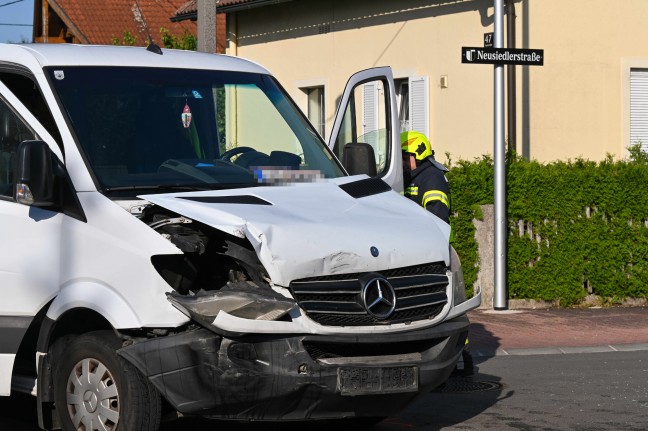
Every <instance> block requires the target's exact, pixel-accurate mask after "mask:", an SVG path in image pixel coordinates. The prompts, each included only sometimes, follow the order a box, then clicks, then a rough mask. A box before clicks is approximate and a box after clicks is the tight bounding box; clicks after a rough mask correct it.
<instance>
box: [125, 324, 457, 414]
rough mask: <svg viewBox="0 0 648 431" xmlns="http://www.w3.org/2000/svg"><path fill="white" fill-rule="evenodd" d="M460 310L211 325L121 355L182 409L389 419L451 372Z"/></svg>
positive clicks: (131, 348) (151, 341)
mask: <svg viewBox="0 0 648 431" xmlns="http://www.w3.org/2000/svg"><path fill="white" fill-rule="evenodd" d="M468 325H469V321H468V318H467V317H466V316H465V315H463V316H459V317H457V318H455V319H452V320H450V321H446V322H444V323H441V324H439V325H436V326H433V327H430V328H425V329H419V330H414V331H408V332H401V333H389V334H384V333H372V334H362V335H358V334H356V335H285V334H283V335H279V334H272V335H268V334H265V335H263V336H260V335H247V336H244V337H230V338H228V337H226V336H222V335H218V334H215V333H213V332H211V331H209V330H207V329H196V330H192V331H186V332H183V333H179V334H175V335H170V336H166V337H158V338H154V339H148V340H144V341H140V342H137V343H135V344H132V345H129V346H126V347H123V348H122V349H120V350H119V354H120V355H121V356H122V357H124V358H125V359H126V360H128V361H129V362H131V363H133V364H134V365H135V366H136V367H137V368H138V369H139V370H140V371H141V372H142V373H143V374H144V375H146V376H147V377H148V378H149V379H150V381H151V382H152V383H153V384H154V385H155V387H156V388H157V389H158V390H159V391H160V393H161V394H162V396H164V397H165V398H166V399H167V401H169V403H170V404H171V405H172V406H173V407H175V408H176V409H177V410H178V411H179V412H181V413H183V414H185V415H200V416H205V417H214V418H220V419H236V420H259V421H261V420H267V421H290V420H306V419H334V418H335V419H338V418H351V417H387V416H390V415H392V414H394V413H397V412H398V411H400V410H402V409H403V408H404V407H405V406H406V405H407V404H408V403H410V402H411V401H412V399H414V398H415V397H417V396H418V395H419V394H423V393H427V392H429V391H430V390H432V389H433V388H435V387H437V386H439V385H440V384H442V383H443V382H444V381H445V380H446V379H447V378H448V376H449V375H450V373H451V372H452V369H453V368H454V365H455V364H456V362H457V360H458V357H459V355H460V354H461V350H462V349H463V347H464V343H465V339H466V336H467V334H468Z"/></svg>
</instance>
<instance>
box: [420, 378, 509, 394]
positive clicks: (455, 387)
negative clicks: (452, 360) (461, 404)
mask: <svg viewBox="0 0 648 431" xmlns="http://www.w3.org/2000/svg"><path fill="white" fill-rule="evenodd" d="M497 389H502V384H501V383H497V382H479V381H476V380H469V379H449V380H448V381H447V382H445V383H444V384H442V385H441V386H439V387H438V388H436V389H435V390H433V391H432V392H443V393H447V392H486V391H494V390H497Z"/></svg>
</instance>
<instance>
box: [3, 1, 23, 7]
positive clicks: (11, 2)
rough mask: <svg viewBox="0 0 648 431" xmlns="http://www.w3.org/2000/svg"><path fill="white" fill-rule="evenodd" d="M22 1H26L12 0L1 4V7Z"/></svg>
mask: <svg viewBox="0 0 648 431" xmlns="http://www.w3.org/2000/svg"><path fill="white" fill-rule="evenodd" d="M21 1H25V0H15V1H10V2H9V3H5V4H0V7H3V6H9V5H12V4H16V3H20V2H21Z"/></svg>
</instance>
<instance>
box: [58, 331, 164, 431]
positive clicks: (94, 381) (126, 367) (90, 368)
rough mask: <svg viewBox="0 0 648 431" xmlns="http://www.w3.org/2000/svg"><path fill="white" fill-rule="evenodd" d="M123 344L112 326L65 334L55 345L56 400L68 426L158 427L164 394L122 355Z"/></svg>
mask: <svg viewBox="0 0 648 431" xmlns="http://www.w3.org/2000/svg"><path fill="white" fill-rule="evenodd" d="M119 347H120V342H119V340H118V339H117V338H116V337H115V335H114V334H113V333H112V332H110V331H97V332H90V333H87V334H83V335H80V336H77V337H74V338H70V337H65V338H64V339H61V340H59V341H57V343H56V344H55V345H54V348H53V349H52V352H54V354H55V357H54V361H52V363H53V364H54V367H55V369H54V400H55V404H56V411H57V413H58V416H59V420H60V423H61V426H62V427H63V430H65V431H77V430H84V431H93V430H107V431H119V430H124V431H155V430H157V429H158V427H159V425H160V415H161V410H160V409H161V401H160V395H159V393H158V392H157V390H156V389H155V388H154V387H153V385H152V384H151V383H150V382H149V381H148V379H146V378H145V377H144V376H142V375H141V374H140V373H139V372H138V371H137V369H135V367H133V365H131V364H130V363H128V362H126V361H125V360H124V359H123V358H121V357H119V356H118V355H117V353H116V350H117V349H118V348H119Z"/></svg>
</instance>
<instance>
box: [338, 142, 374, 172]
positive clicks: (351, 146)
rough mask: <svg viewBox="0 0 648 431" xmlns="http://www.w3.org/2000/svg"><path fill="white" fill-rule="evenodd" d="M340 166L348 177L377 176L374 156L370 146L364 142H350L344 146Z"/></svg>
mask: <svg viewBox="0 0 648 431" xmlns="http://www.w3.org/2000/svg"><path fill="white" fill-rule="evenodd" d="M342 158H343V160H342V164H343V165H344V168H345V169H346V170H347V172H348V173H349V175H357V174H367V175H369V176H370V177H375V176H376V175H377V171H376V156H375V154H374V149H373V147H372V146H371V145H369V144H367V143H365V142H350V143H348V144H346V145H345V146H344V153H343V154H342Z"/></svg>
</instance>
